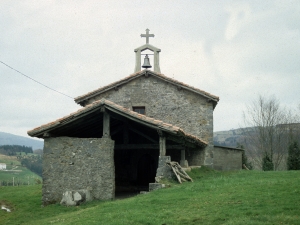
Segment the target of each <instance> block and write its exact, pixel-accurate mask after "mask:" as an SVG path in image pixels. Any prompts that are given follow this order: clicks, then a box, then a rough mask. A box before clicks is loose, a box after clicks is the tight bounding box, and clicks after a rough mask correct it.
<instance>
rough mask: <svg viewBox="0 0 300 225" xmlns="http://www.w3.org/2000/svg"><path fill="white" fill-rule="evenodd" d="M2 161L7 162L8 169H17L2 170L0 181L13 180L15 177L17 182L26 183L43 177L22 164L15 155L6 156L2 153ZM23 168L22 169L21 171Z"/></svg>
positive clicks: (0, 161)
mask: <svg viewBox="0 0 300 225" xmlns="http://www.w3.org/2000/svg"><path fill="white" fill-rule="evenodd" d="M0 163H6V169H7V170H15V171H2V170H0V182H1V181H6V182H13V177H14V181H15V184H17V183H18V182H19V183H26V184H28V180H29V184H34V183H35V179H40V180H41V177H40V176H38V175H37V174H35V173H33V172H31V171H30V170H29V169H27V168H26V167H23V166H21V164H20V162H19V161H18V160H17V158H16V157H15V156H6V155H2V154H0ZM19 170H21V171H19Z"/></svg>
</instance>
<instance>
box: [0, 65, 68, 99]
mask: <svg viewBox="0 0 300 225" xmlns="http://www.w3.org/2000/svg"><path fill="white" fill-rule="evenodd" d="M0 62H1V63H2V64H3V65H5V66H7V67H8V68H10V69H12V70H14V71H16V72H17V73H19V74H21V75H23V76H25V77H27V78H28V79H30V80H33V81H34V82H36V83H38V84H40V85H42V86H44V87H46V88H48V89H50V90H52V91H55V92H57V93H59V94H62V95H64V96H66V97H68V98H72V99H74V98H73V97H71V96H69V95H66V94H64V93H62V92H60V91H57V90H55V89H53V88H51V87H49V86H47V85H45V84H43V83H41V82H39V81H37V80H35V79H33V78H31V77H30V76H28V75H26V74H24V73H22V72H20V71H19V70H17V69H15V68H13V67H11V66H9V65H7V64H6V63H4V62H2V61H0Z"/></svg>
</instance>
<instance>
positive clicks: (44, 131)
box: [27, 99, 208, 147]
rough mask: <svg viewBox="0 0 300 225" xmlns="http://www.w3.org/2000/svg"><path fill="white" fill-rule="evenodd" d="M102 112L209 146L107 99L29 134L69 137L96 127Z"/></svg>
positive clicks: (174, 127)
mask: <svg viewBox="0 0 300 225" xmlns="http://www.w3.org/2000/svg"><path fill="white" fill-rule="evenodd" d="M101 110H102V111H103V110H107V111H108V112H110V113H113V114H114V115H118V116H121V117H123V118H126V119H128V120H130V121H134V122H136V123H138V124H141V125H143V126H146V127H149V128H151V129H156V130H158V131H162V132H164V133H166V134H169V135H172V136H177V137H178V139H181V140H183V141H184V142H189V143H193V144H196V145H198V146H202V147H204V146H206V145H207V144H208V143H207V142H205V141H203V140H201V139H200V138H198V137H196V136H194V135H192V134H189V133H187V132H185V131H184V130H183V129H181V128H180V127H177V126H175V125H172V124H168V123H164V122H163V121H160V120H156V119H154V118H150V117H147V116H145V115H142V114H139V113H136V112H134V111H132V110H130V109H127V108H124V107H122V106H120V105H117V104H115V103H113V102H111V101H109V100H106V99H101V100H98V101H95V102H93V103H91V104H89V105H86V106H85V107H83V108H81V109H79V110H78V111H76V112H74V113H71V114H70V115H68V116H65V117H62V118H60V119H57V120H55V121H53V122H50V123H47V124H44V125H42V126H40V127H37V128H34V129H32V130H30V131H28V132H27V133H28V135H29V136H31V137H38V138H44V137H46V136H47V135H48V134H54V136H68V134H70V133H73V134H74V133H76V132H77V133H78V132H79V131H78V130H80V129H81V128H82V127H83V126H85V128H86V127H87V126H88V123H90V124H91V125H94V126H96V125H97V121H96V120H99V116H96V115H97V113H100V112H101ZM100 118H101V117H100ZM100 126H102V125H98V128H99V127H100ZM86 129H87V128H86ZM71 130H72V132H71ZM67 132H68V133H67ZM99 133H100V131H99Z"/></svg>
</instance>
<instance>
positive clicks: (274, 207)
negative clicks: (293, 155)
mask: <svg viewBox="0 0 300 225" xmlns="http://www.w3.org/2000/svg"><path fill="white" fill-rule="evenodd" d="M190 175H191V176H192V177H193V179H194V182H193V183H184V184H182V185H178V184H174V183H172V182H171V183H170V185H171V188H166V189H162V190H158V191H154V192H151V193H148V194H144V195H138V196H136V197H132V198H128V199H123V200H115V201H106V202H105V201H93V202H91V203H87V204H84V205H81V206H78V207H64V206H60V205H59V204H55V205H49V206H47V207H41V186H40V185H35V186H31V187H27V186H22V187H1V188H0V199H2V201H3V202H6V203H7V204H8V205H10V207H12V208H13V212H12V213H6V212H4V211H0V224H247V225H248V224H250V225H251V224H255V225H256V224H258V225H259V224H264V225H265V224H267V225H268V224H300V214H299V212H300V197H299V196H300V171H299V172H298V171H280V172H279V171H277V172H260V171H238V172H216V171H213V170H209V169H206V168H202V169H200V170H199V169H197V170H194V171H192V172H191V173H190ZM0 201H1V200H0Z"/></svg>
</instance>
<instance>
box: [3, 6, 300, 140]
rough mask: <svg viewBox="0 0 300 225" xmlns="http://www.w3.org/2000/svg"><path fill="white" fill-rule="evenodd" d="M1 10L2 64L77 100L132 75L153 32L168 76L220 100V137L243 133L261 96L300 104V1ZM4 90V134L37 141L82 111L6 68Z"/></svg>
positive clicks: (217, 124)
mask: <svg viewBox="0 0 300 225" xmlns="http://www.w3.org/2000/svg"><path fill="white" fill-rule="evenodd" d="M0 3H1V7H0V61H2V62H3V63H5V64H7V65H9V66H11V67H13V68H15V69H16V70H18V71H20V72H22V73H24V74H26V75H27V76H30V77H31V78H33V79H35V80H37V81H39V82H41V83H43V84H45V85H47V86H49V87H51V88H53V89H55V90H58V91H59V92H62V93H64V94H66V95H69V96H71V97H77V96H80V95H83V94H85V93H87V92H89V91H92V90H94V89H97V88H99V87H102V86H104V85H107V84H109V83H111V82H114V81H116V80H119V79H122V78H124V77H125V76H128V75H130V74H132V73H133V72H134V66H135V55H134V51H133V50H134V49H135V48H137V47H139V46H141V45H143V44H145V38H141V37H140V34H142V33H145V30H146V28H149V29H150V33H153V34H155V37H154V38H150V44H152V45H154V46H155V47H158V48H160V49H161V53H160V68H161V72H162V73H163V74H165V75H166V76H169V77H172V78H175V79H177V80H179V81H181V82H184V83H186V84H189V85H192V86H194V87H197V88H200V89H202V90H204V91H206V92H209V93H211V94H214V95H217V96H219V97H220V101H219V103H218V105H217V107H216V108H215V111H214V131H221V130H229V129H233V128H239V127H240V125H241V124H242V112H243V110H244V109H245V105H246V104H249V103H250V102H251V101H253V100H254V99H256V98H257V96H258V95H259V94H261V95H266V96H270V95H275V96H276V97H277V98H278V99H279V100H280V102H281V103H282V104H284V105H286V106H287V107H291V108H296V107H297V105H299V104H300V85H299V83H300V82H299V81H300V1H299V0H295V1H288V0H282V1H275V0H271V1H268V0H264V1H261V0H259V1H242V0H239V1H229V0H220V1H204V0H203V1H201V0H194V1H192V0H191V1H188V0H182V1H181V0H176V1H173V0H163V1H162V0H156V1H151V0H148V1H145V0H141V1H136V0H126V1H119V0H118V1H114V0H107V1H104V0H102V1H99V0H97V1H96V0H95V1H91V0H90V1H79V0H78V1H38V0H35V1H34V0H29V1H25V0H22V1H10V0H0ZM152 64H153V62H152ZM0 84H1V88H0V107H1V111H0V131H2V132H8V133H12V134H16V135H22V136H27V131H28V130H31V129H33V128H35V127H37V126H40V125H42V124H45V123H48V122H51V121H53V120H56V119H58V118H60V117H62V116H65V115H68V114H69V113H71V112H74V111H76V110H77V109H79V108H80V107H79V106H78V105H77V104H76V103H75V102H74V100H73V99H72V98H69V97H66V96H64V95H61V94H59V93H56V92H54V91H51V90H49V89H47V88H45V87H43V86H42V85H39V84H37V83H35V82H34V81H32V80H30V79H28V78H26V77H25V76H22V75H21V74H19V73H17V72H16V71H14V70H12V69H10V68H8V67H7V66H5V65H4V64H2V63H0Z"/></svg>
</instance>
